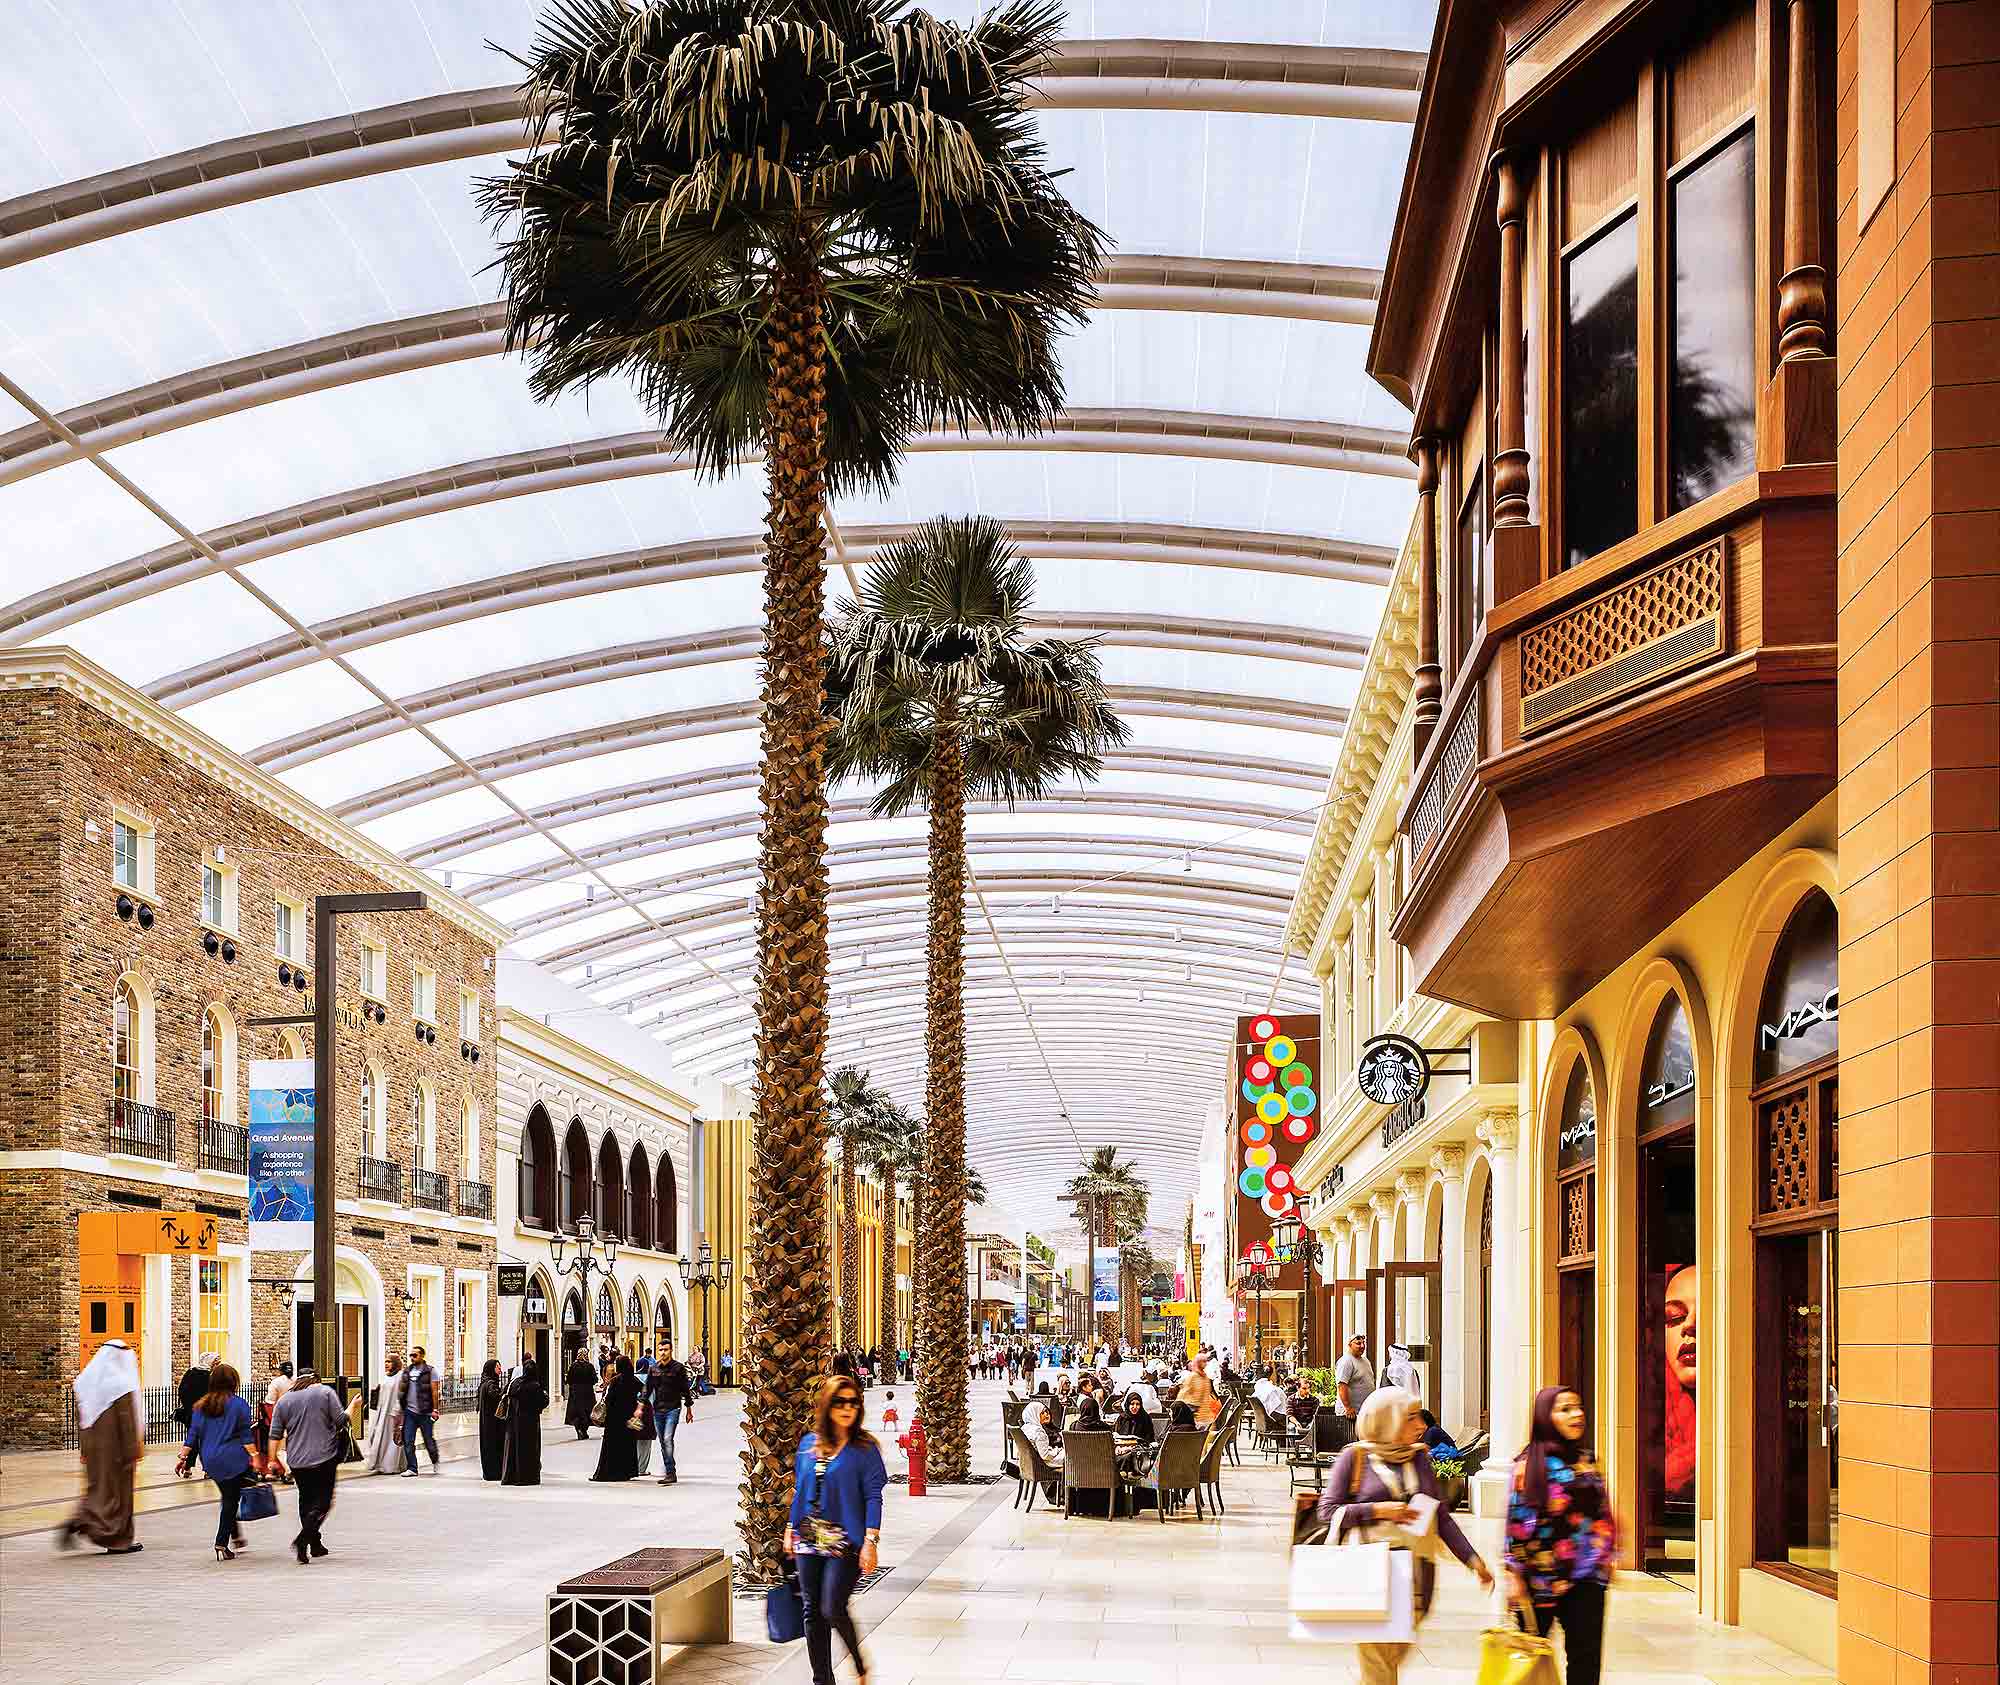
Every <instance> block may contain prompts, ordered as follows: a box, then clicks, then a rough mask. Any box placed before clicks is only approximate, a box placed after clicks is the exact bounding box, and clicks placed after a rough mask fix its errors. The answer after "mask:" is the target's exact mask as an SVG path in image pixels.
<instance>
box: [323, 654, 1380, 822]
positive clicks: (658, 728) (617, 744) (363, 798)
mask: <svg viewBox="0 0 2000 1685" xmlns="http://www.w3.org/2000/svg"><path fill="white" fill-rule="evenodd" d="M1110 688H1111V694H1112V695H1113V696H1114V697H1115V698H1117V699H1118V700H1119V701H1120V703H1121V705H1122V707H1123V710H1124V712H1126V713H1127V714H1134V715H1148V714H1150V715H1164V716H1168V717H1178V718H1182V719H1210V720H1221V721H1225V722H1231V723H1236V724H1245V725H1264V726H1268V727H1270V728H1272V729H1274V730H1279V731H1293V732H1300V733H1308V734H1311V733H1317V732H1320V731H1321V730H1322V728H1323V727H1324V726H1325V725H1327V724H1328V723H1333V722H1336V721H1338V720H1341V719H1344V718H1345V716H1346V710H1345V709H1342V708H1333V707H1327V706H1323V705H1320V704H1314V703H1302V702H1301V703H1294V702H1284V703H1277V702H1267V701H1263V700H1261V699H1258V698H1255V697H1251V698H1241V697H1210V698H1208V699H1207V701H1205V702H1190V701H1187V700H1185V699H1184V698H1183V697H1182V696H1181V695H1180V694H1179V693H1160V694H1158V695H1156V694H1155V693H1153V692H1148V691H1141V690H1138V689H1136V688H1135V689H1122V688H1119V687H1115V686H1114V687H1110ZM1232 704H1235V706H1232ZM1300 710H1304V712H1301V711H1300ZM758 719H759V712H758V707H757V704H756V702H755V701H754V700H746V701H742V702H721V703H716V704H714V705H713V706H711V707H707V708H687V709H682V710H680V711H678V712H674V713H666V714H649V715H646V716H645V717H643V718H641V719H636V720H618V721H614V722H613V723H612V724H610V725H604V726H592V727H590V728H588V729H587V730H583V731H571V732H563V733H560V734H559V735H557V736H554V737H544V738H538V739H536V740H535V741H533V742H529V743H519V744H515V745H514V746H512V747H510V748H507V749H498V750H495V751H494V752H493V753H491V754H488V755H469V756H467V757H466V760H467V763H468V764H469V765H470V766H471V767H472V768H473V771H474V773H475V774H477V775H478V777H480V778H511V777H515V776H518V775H519V774H521V773H524V772H536V771H539V770H541V769H542V768H543V767H551V766H566V765H568V764H570V763H571V762H574V761H580V760H588V759H590V758H591V757H592V756H595V755H603V754H609V753H611V752H612V751H613V750H616V749H639V748H645V747H647V746H648V745H651V744H655V743H674V742H680V741H682V740H685V739H687V738H692V737H710V736H714V735H715V734H716V733H718V732H731V731H754V730H755V729H756V728H757V723H758ZM473 783H474V779H473V778H471V777H468V776H467V775H466V774H465V773H463V772H461V771H459V770H458V768H457V767H455V766H451V767H441V768H439V769H438V770H436V771H434V772H421V773H417V774H415V775H413V776H412V777H409V778H404V779H399V780H398V781H397V782H396V783H394V784H385V785H383V786H381V787H380V788H379V789H375V790H368V791H364V792H363V793H362V794H360V795H358V796H352V797H349V798H348V799H347V800H346V801H343V802H337V803H335V804H334V806H333V808H332V812H333V814H334V817H335V818H338V819H345V820H347V821H348V822H349V823H350V824H357V825H358V824H361V823H363V822H365V821H367V820H370V819H381V818H383V817H385V816H386V815H388V814H391V813H400V812H402V811H403V809H405V808H410V807H416V806H418V805H420V804H421V803H423V802H427V801H434V800H435V799H436V798H437V797H439V796H443V795H450V794H453V793H454V792H456V791H459V790H465V789H470V788H472V787H473Z"/></svg>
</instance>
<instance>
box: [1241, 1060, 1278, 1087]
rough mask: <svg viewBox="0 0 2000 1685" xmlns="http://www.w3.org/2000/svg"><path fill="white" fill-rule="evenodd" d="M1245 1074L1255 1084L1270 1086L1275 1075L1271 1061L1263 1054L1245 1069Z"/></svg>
mask: <svg viewBox="0 0 2000 1685" xmlns="http://www.w3.org/2000/svg"><path fill="white" fill-rule="evenodd" d="M1243 1074H1244V1075H1245V1076H1246V1077H1248V1078H1249V1080H1250V1081H1252V1082H1254V1083H1260V1084H1264V1085H1268V1084H1269V1083H1270V1080H1271V1077H1272V1075H1273V1072H1272V1069H1271V1061H1270V1060H1268V1059H1266V1058H1265V1057H1264V1056H1263V1055H1262V1054H1259V1055H1258V1056H1257V1057H1256V1058H1255V1059H1252V1060H1251V1061H1250V1063H1249V1064H1248V1065H1247V1066H1245V1067H1244V1073H1243Z"/></svg>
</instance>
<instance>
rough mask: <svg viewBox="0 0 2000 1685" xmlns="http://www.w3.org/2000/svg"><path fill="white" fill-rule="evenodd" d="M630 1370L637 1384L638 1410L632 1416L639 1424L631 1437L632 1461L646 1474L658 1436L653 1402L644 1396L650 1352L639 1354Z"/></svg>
mask: <svg viewBox="0 0 2000 1685" xmlns="http://www.w3.org/2000/svg"><path fill="white" fill-rule="evenodd" d="M632 1369H633V1378H634V1379H635V1380H637V1381H638V1383H639V1408H638V1409H637V1411H635V1412H634V1414H635V1416H636V1417H637V1419H638V1421H639V1424H640V1425H639V1427H638V1429H637V1430H636V1431H635V1432H634V1434H633V1436H632V1460H633V1465H634V1467H635V1469H636V1470H637V1472H638V1473H640V1474H646V1473H648V1472H649V1471H650V1470H651V1469H652V1466H653V1441H654V1439H655V1438H656V1437H657V1436H658V1430H657V1428H656V1426H655V1423H654V1418H653V1402H652V1400H651V1399H650V1398H648V1397H647V1395H646V1383H647V1382H648V1381H649V1380H650V1379H651V1378H652V1374H653V1357H652V1354H651V1353H650V1352H647V1353H643V1354H641V1356H640V1358H639V1361H638V1362H637V1363H635V1364H634V1365H633V1366H632Z"/></svg>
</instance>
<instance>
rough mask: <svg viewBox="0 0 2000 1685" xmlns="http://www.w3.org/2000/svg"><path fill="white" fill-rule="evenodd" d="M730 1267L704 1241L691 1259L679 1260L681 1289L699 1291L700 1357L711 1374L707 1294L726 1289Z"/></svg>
mask: <svg viewBox="0 0 2000 1685" xmlns="http://www.w3.org/2000/svg"><path fill="white" fill-rule="evenodd" d="M730 1267H731V1260H730V1259H728V1258H727V1257H722V1258H718V1257H716V1255H715V1252H714V1250H713V1249H712V1248H711V1247H710V1246H709V1244H708V1242H707V1241H705V1240H704V1241H703V1242H702V1243H701V1245H699V1246H698V1247H696V1248H695V1254H694V1257H693V1258H691V1259H690V1258H682V1259H681V1287H682V1289H683V1290H684V1291H687V1292H692V1291H693V1290H694V1289H695V1288H697V1287H699V1288H700V1289H701V1355H702V1360H703V1361H704V1362H705V1363H707V1364H708V1365H709V1368H710V1373H711V1374H712V1373H713V1372H714V1360H713V1359H712V1358H711V1357H710V1356H709V1352H708V1293H709V1289H710V1288H712V1287H725V1288H726V1287H727V1286H728V1285H729V1271H730Z"/></svg>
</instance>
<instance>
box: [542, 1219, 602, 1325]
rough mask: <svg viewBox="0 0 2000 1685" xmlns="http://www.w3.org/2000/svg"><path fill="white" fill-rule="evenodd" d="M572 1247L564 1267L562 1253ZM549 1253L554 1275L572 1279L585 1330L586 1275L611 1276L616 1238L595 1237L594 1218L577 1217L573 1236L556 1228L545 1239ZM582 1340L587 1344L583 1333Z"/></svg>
mask: <svg viewBox="0 0 2000 1685" xmlns="http://www.w3.org/2000/svg"><path fill="white" fill-rule="evenodd" d="M600 1245H601V1246H602V1247H603V1248H604V1255H603V1256H602V1257H601V1258H600V1257H599V1256H598V1253H597V1248H598V1247H599V1246H600ZM572 1246H574V1247H575V1248H576V1256H575V1257H574V1258H572V1259H570V1261H569V1262H568V1263H567V1264H565V1263H564V1262H563V1253H564V1251H565V1250H567V1249H568V1248H569V1247H572ZM549 1251H550V1253H551V1254H553V1255H554V1258H555V1261H556V1274H557V1275H558V1276H565V1275H569V1276H575V1277H576V1282H577V1287H578V1289H579V1291H580V1292H581V1293H582V1295H583V1315H584V1327H585V1328H588V1327H589V1326H590V1275H591V1272H592V1271H593V1270H598V1271H601V1272H603V1273H604V1274H606V1275H609V1274H610V1273H611V1269H612V1266H613V1265H614V1264H616V1263H617V1262H618V1240H617V1237H616V1236H615V1235H610V1234H605V1235H600V1234H598V1232H597V1223H596V1221H595V1220H594V1219H592V1218H589V1217H579V1218H577V1220H576V1233H575V1235H574V1237H571V1236H569V1235H565V1234H564V1233H563V1232H562V1230H561V1229H560V1228H558V1229H557V1230H556V1232H555V1233H554V1234H553V1235H551V1236H550V1237H549ZM584 1338H585V1339H586V1341H587V1340H588V1339H589V1336H588V1335H587V1334H586V1335H585V1336H584Z"/></svg>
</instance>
